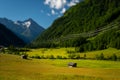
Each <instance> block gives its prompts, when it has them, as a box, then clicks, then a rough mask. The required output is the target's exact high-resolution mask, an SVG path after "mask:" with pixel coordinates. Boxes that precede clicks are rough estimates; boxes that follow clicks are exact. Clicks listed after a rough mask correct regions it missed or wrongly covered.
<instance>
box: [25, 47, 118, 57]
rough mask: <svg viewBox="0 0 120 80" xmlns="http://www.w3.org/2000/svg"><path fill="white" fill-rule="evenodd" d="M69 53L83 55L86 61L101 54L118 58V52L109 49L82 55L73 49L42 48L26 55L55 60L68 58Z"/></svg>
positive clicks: (32, 50)
mask: <svg viewBox="0 0 120 80" xmlns="http://www.w3.org/2000/svg"><path fill="white" fill-rule="evenodd" d="M68 52H71V54H72V53H73V54H78V55H80V57H84V55H86V58H88V59H95V58H96V55H100V54H101V53H103V55H104V57H105V58H107V57H110V56H112V55H113V54H115V55H117V57H120V50H117V49H115V48H109V49H105V50H100V51H91V52H84V53H77V52H75V48H56V49H55V48H50V49H47V48H42V49H31V51H30V52H27V54H28V55H29V57H32V56H45V57H47V56H50V55H53V56H54V57H55V58H56V57H57V56H62V57H66V58H68V55H69V54H70V53H68Z"/></svg>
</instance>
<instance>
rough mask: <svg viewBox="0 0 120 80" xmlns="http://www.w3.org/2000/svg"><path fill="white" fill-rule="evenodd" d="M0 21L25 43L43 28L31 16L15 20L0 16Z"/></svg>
mask: <svg viewBox="0 0 120 80" xmlns="http://www.w3.org/2000/svg"><path fill="white" fill-rule="evenodd" d="M0 23H2V24H4V25H5V26H6V27H7V28H8V29H10V30H11V31H12V32H14V33H15V34H16V35H17V36H18V37H20V38H21V39H22V40H24V41H25V42H26V43H30V42H31V41H32V40H34V39H35V38H36V37H37V36H38V35H40V34H41V33H42V32H43V31H44V30H45V29H44V28H43V27H41V26H40V25H38V24H37V23H36V22H35V21H34V20H33V19H31V18H29V19H28V20H25V21H15V22H14V21H12V20H9V19H7V18H0Z"/></svg>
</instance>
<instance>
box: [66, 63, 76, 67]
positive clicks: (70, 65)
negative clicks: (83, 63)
mask: <svg viewBox="0 0 120 80" xmlns="http://www.w3.org/2000/svg"><path fill="white" fill-rule="evenodd" d="M68 67H77V63H73V62H70V63H68Z"/></svg>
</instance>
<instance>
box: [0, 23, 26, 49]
mask: <svg viewBox="0 0 120 80" xmlns="http://www.w3.org/2000/svg"><path fill="white" fill-rule="evenodd" d="M0 45H1V46H6V47H8V46H10V45H13V46H17V47H22V46H24V45H25V43H24V41H23V40H21V39H20V38H18V37H17V36H16V35H15V34H14V33H13V32H11V31H10V30H9V29H7V28H6V27H5V26H4V25H3V24H0Z"/></svg>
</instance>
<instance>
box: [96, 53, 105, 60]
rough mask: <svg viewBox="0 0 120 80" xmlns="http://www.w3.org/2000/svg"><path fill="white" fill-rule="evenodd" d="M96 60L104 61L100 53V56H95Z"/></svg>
mask: <svg viewBox="0 0 120 80" xmlns="http://www.w3.org/2000/svg"><path fill="white" fill-rule="evenodd" d="M96 59H97V60H104V54H103V53H101V54H100V55H96Z"/></svg>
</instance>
